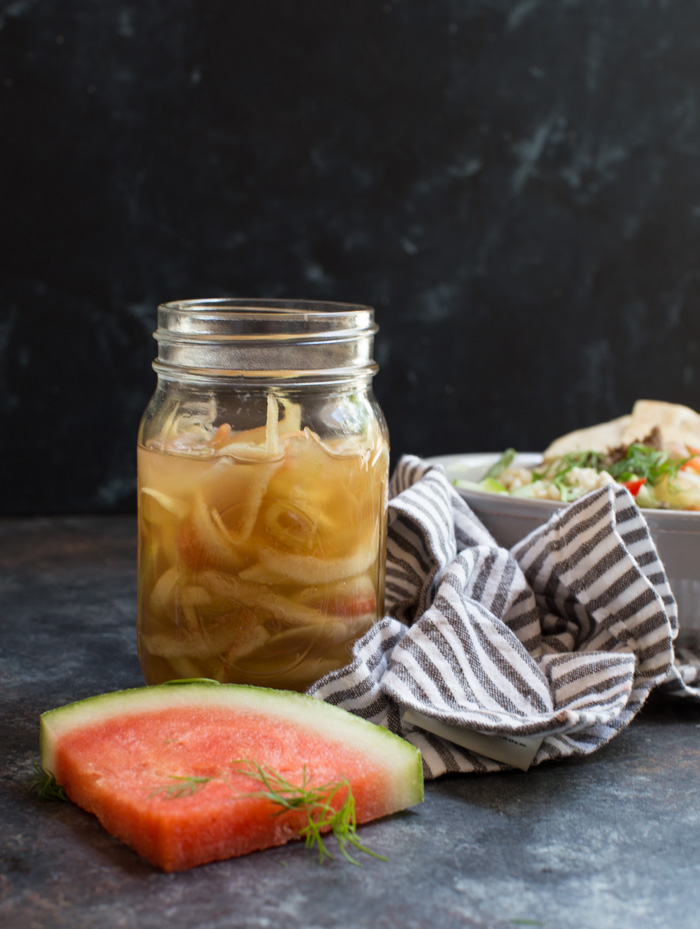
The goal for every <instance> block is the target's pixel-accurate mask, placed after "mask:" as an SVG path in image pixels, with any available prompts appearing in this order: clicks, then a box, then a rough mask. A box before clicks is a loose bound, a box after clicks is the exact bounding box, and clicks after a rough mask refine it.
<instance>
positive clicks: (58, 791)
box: [29, 762, 70, 802]
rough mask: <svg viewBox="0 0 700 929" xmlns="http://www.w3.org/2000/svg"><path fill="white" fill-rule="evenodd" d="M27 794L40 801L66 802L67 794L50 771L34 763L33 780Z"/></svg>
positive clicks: (68, 799)
mask: <svg viewBox="0 0 700 929" xmlns="http://www.w3.org/2000/svg"><path fill="white" fill-rule="evenodd" d="M29 793H32V794H36V795H37V796H38V797H41V799H42V800H67V801H68V802H70V798H69V796H68V794H67V793H66V792H65V790H64V789H63V787H61V785H60V784H59V783H58V782H57V780H56V778H55V777H54V775H53V774H52V773H51V771H46V770H45V769H44V768H42V766H41V765H40V764H37V763H36V762H35V763H34V780H33V781H32V782H31V784H30V785H29Z"/></svg>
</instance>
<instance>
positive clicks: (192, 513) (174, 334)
mask: <svg viewBox="0 0 700 929" xmlns="http://www.w3.org/2000/svg"><path fill="white" fill-rule="evenodd" d="M376 331H377V326H376V324H375V322H374V311H373V310H372V308H371V307H365V306H354V305H348V304H334V303H313V302H311V303H303V302H297V301H282V300H225V299H216V300H201V301H183V302H176V303H166V304H163V305H161V306H160V307H159V308H158V329H157V331H156V333H155V338H156V340H157V342H158V357H157V359H156V361H155V362H154V363H153V367H154V370H155V371H156V373H157V375H158V383H157V387H156V391H155V394H154V396H153V398H152V399H151V401H150V403H149V405H148V407H147V409H146V411H145V413H144V415H143V418H142V420H141V426H140V429H139V436H138V488H139V491H138V493H139V496H138V499H139V553H138V572H139V574H138V577H139V580H138V650H139V659H140V662H141V667H142V670H143V674H144V677H145V679H146V682H147V683H149V684H157V683H161V682H163V681H166V680H172V679H175V678H191V677H207V678H214V679H216V680H218V681H222V682H232V683H241V684H254V685H258V686H264V687H279V688H286V689H290V690H300V691H301V690H305V689H306V688H308V687H309V686H310V685H311V684H312V683H313V682H314V681H316V680H318V679H319V678H320V677H322V676H323V675H324V674H326V673H327V672H328V671H332V670H334V669H336V668H339V667H342V666H343V665H345V664H347V663H348V661H349V653H350V647H351V645H352V644H353V642H354V641H355V640H356V639H358V638H359V637H360V636H361V635H363V634H364V633H365V632H366V630H367V629H368V628H369V627H370V626H371V625H372V623H374V622H375V621H376V620H377V618H379V617H381V616H382V615H383V588H384V565H385V546H386V514H387V483H388V470H389V443H388V434H387V430H386V424H385V421H384V417H383V415H382V412H381V410H380V408H379V406H378V404H377V402H376V400H375V398H374V395H373V393H372V387H371V382H372V377H373V375H374V374H375V373H376V371H377V365H376V364H375V363H374V361H373V360H372V346H373V341H374V334H375V332H376Z"/></svg>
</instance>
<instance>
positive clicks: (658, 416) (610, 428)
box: [544, 400, 700, 460]
mask: <svg viewBox="0 0 700 929" xmlns="http://www.w3.org/2000/svg"><path fill="white" fill-rule="evenodd" d="M654 428H657V429H658V430H659V433H660V434H661V444H662V445H663V447H664V448H667V447H669V446H672V445H674V444H676V443H680V444H682V445H690V446H692V447H693V448H700V414H698V413H696V412H695V411H694V410H691V409H690V407H687V406H681V405H680V404H678V403H665V402H664V401H662V400H637V402H636V403H635V405H634V407H633V408H632V412H631V413H629V414H627V415H625V416H619V417H618V418H617V419H612V420H610V421H609V422H607V423H600V424H599V425H597V426H590V427H588V428H587V429H577V430H576V431H574V432H569V433H567V434H566V435H563V436H561V438H558V439H555V440H554V442H552V443H551V445H550V446H549V447H548V448H547V449H545V451H544V458H545V460H549V459H551V458H559V457H561V456H562V455H567V454H569V453H570V452H584V451H593V452H606V451H607V450H608V449H609V448H616V447H617V446H619V445H630V444H631V443H632V442H642V441H643V440H644V439H646V438H647V436H648V435H649V434H650V433H651V431H652V430H653V429H654Z"/></svg>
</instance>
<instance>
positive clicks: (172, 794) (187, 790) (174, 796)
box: [148, 774, 212, 800]
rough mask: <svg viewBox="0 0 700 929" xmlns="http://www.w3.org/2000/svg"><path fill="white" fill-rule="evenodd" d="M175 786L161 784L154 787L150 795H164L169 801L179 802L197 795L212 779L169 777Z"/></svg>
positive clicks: (174, 775)
mask: <svg viewBox="0 0 700 929" xmlns="http://www.w3.org/2000/svg"><path fill="white" fill-rule="evenodd" d="M168 776H169V777H170V779H171V780H172V781H175V782H176V783H174V784H160V785H159V786H158V787H154V788H153V789H152V790H151V792H150V793H149V794H148V796H149V797H154V796H155V795H156V794H164V795H165V798H166V799H167V800H179V799H180V798H181V797H189V796H191V795H192V794H193V793H196V792H197V791H198V790H199V788H200V787H203V786H204V784H208V783H209V781H211V780H212V778H211V777H180V776H179V775H177V774H170V775H168Z"/></svg>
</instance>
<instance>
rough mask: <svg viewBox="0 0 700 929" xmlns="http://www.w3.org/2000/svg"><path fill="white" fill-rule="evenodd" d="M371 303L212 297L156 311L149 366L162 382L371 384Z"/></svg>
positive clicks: (373, 329) (374, 326)
mask: <svg viewBox="0 0 700 929" xmlns="http://www.w3.org/2000/svg"><path fill="white" fill-rule="evenodd" d="M378 328H379V327H378V326H377V324H376V322H375V320H374V309H373V307H371V306H365V305H362V304H354V303H338V302H333V301H320V300H318V301H316V300H283V299H266V298H255V299H245V298H229V297H215V298H206V299H202V300H177V301H170V302H167V303H162V304H160V306H159V307H158V328H157V330H156V331H155V332H154V334H153V335H154V338H155V340H156V342H157V343H158V357H157V358H156V360H155V361H154V362H153V368H154V370H155V371H156V373H157V374H158V375H159V376H162V377H165V378H167V379H178V378H182V377H185V378H187V379H188V380H191V379H196V380H210V379H212V378H214V379H219V378H222V377H223V378H242V379H246V380H251V379H260V378H263V379H270V378H278V379H284V380H286V381H297V380H299V381H303V382H304V383H309V382H315V383H325V382H335V381H339V380H340V381H343V380H351V379H357V378H359V379H361V380H365V379H370V378H371V377H372V376H373V375H374V374H375V373H376V371H377V369H378V366H377V364H376V363H375V361H374V359H373V358H372V348H373V344H374V335H375V333H376V332H377V331H378Z"/></svg>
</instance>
